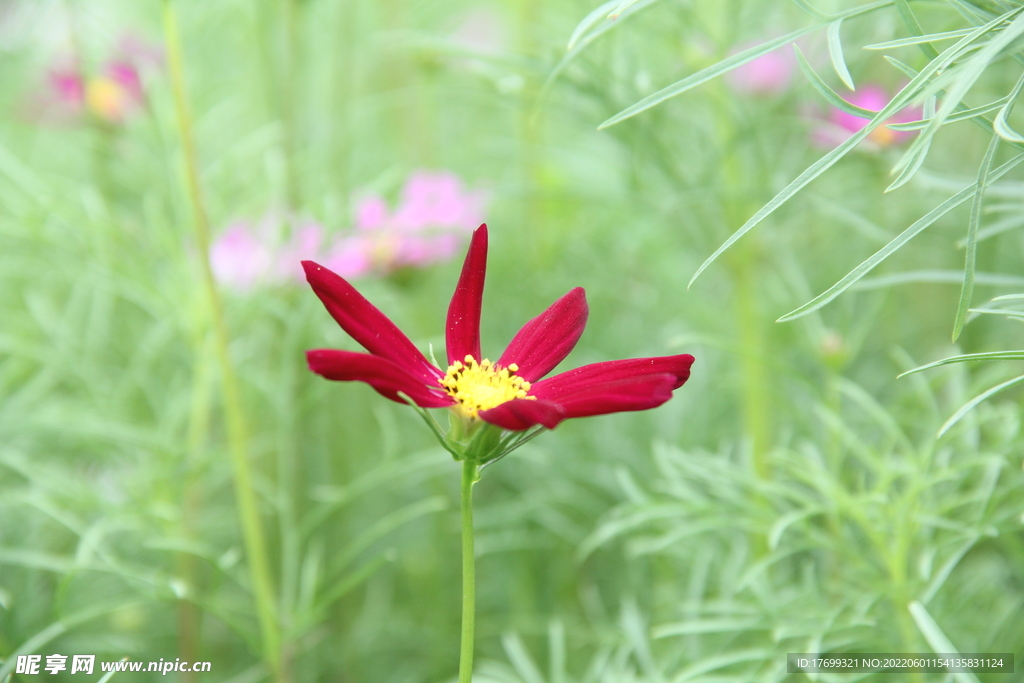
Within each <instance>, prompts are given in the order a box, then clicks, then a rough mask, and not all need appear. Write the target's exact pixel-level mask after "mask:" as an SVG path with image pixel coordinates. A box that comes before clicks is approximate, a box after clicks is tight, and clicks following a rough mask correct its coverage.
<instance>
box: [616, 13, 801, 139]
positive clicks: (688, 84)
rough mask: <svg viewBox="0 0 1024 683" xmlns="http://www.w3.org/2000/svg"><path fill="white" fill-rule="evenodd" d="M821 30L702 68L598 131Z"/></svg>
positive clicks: (791, 36) (776, 41)
mask: <svg viewBox="0 0 1024 683" xmlns="http://www.w3.org/2000/svg"><path fill="white" fill-rule="evenodd" d="M818 28H819V27H818V26H809V27H807V28H802V29H799V30H797V31H793V32H792V33H787V34H786V35H784V36H782V37H780V38H776V39H774V40H769V41H768V42H766V43H761V44H760V45H755V46H754V47H751V48H747V49H746V50H743V51H742V52H737V53H736V54H734V55H732V56H730V57H727V58H725V59H723V60H722V61H720V62H717V63H715V64H713V65H711V66H709V67H707V68H706V69H701V70H700V71H698V72H697V73H695V74H692V75H690V76H687V77H686V78H684V79H682V80H681V81H676V82H675V83H673V84H672V85H670V86H668V87H665V88H662V89H661V90H659V91H658V92H656V93H653V94H651V95H648V96H647V97H645V98H643V99H642V100H640V101H639V102H637V103H636V104H634V105H632V106H629V107H626V108H625V109H623V110H622V111H620V112H619V113H618V114H616V115H615V116H613V117H611V118H610V119H608V120H606V121H605V122H604V123H602V124H601V125H599V126H598V127H597V129H598V130H604V129H605V128H609V127H611V126H614V125H615V124H616V123H621V122H622V121H625V120H626V119H629V118H632V117H634V116H636V115H637V114H639V113H641V112H644V111H647V110H648V109H650V108H651V107H655V106H657V105H659V104H661V103H662V102H664V101H665V100H668V99H671V98H673V97H675V96H677V95H681V94H683V93H684V92H686V91H687V90H690V89H692V88H696V87H697V86H698V85H701V84H703V83H707V82H708V81H710V80H711V79H713V78H716V77H718V76H721V75H722V74H724V73H726V72H727V71H731V70H732V69H735V68H736V67H738V66H742V65H743V64H746V63H747V62H749V61H752V60H754V59H757V58H758V57H760V56H762V55H766V54H768V53H769V52H771V51H772V50H775V49H776V48H778V47H781V46H783V45H785V44H786V43H790V42H792V41H794V40H796V39H797V38H799V37H800V36H802V35H805V34H807V33H810V32H811V31H814V30H816V29H818Z"/></svg>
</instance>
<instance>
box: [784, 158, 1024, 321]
mask: <svg viewBox="0 0 1024 683" xmlns="http://www.w3.org/2000/svg"><path fill="white" fill-rule="evenodd" d="M1021 161H1024V154H1018V155H1017V156H1015V157H1014V158H1013V159H1010V160H1009V161H1007V162H1006V163H1005V164H1003V165H1002V166H1000V167H999V168H998V169H996V170H995V171H993V172H992V175H991V178H990V180H989V184H991V183H993V182H995V181H996V180H998V179H999V178H1001V177H1002V176H1003V175H1004V174H1006V173H1007V172H1008V171H1009V170H1011V169H1012V168H1013V167H1014V166H1016V165H1017V164H1019V163H1020V162H1021ZM975 186H976V183H975V184H974V185H971V186H970V187H967V188H964V189H963V190H961V191H960V192H958V193H957V194H955V195H953V196H952V197H950V198H949V199H947V200H946V201H944V202H942V204H939V205H938V206H937V207H935V208H934V209H932V210H931V211H929V212H928V213H927V214H926V215H924V216H923V217H922V218H919V219H918V220H917V221H916V222H914V224H913V225H911V226H910V227H909V228H907V229H906V230H904V231H903V232H901V233H900V234H899V235H897V236H896V237H894V238H893V239H892V241H890V242H889V243H888V244H886V245H885V246H884V247H882V248H881V249H879V250H878V251H876V252H875V253H874V254H872V255H871V256H870V257H869V258H868V259H866V260H865V261H864V262H862V263H861V264H860V265H859V266H857V267H856V268H854V269H853V270H851V271H850V272H849V273H847V274H846V276H845V277H844V278H843V279H841V280H840V281H839V282H837V283H836V284H834V285H832V286H831V287H829V288H828V289H827V290H826V291H824V292H822V293H821V294H819V295H818V296H816V297H814V298H813V299H811V300H810V301H808V302H807V303H805V304H804V305H803V306H800V307H799V308H797V309H794V310H792V311H790V312H789V313H787V314H786V315H784V316H782V317H781V318H779V319H778V320H777V321H776V322H780V323H781V322H788V321H790V320H795V319H797V318H800V317H802V316H805V315H807V314H808V313H811V312H813V311H816V310H818V309H819V308H821V307H822V306H824V305H825V304H827V303H828V302H830V301H832V300H833V299H835V298H836V297H837V296H839V295H840V294H842V293H843V292H845V291H846V290H847V289H849V287H850V286H851V285H852V284H853V283H855V282H857V280H859V279H861V278H862V277H864V275H866V274H867V273H869V272H870V271H871V270H872V269H874V268H875V266H877V265H878V264H879V263H881V262H882V261H884V260H885V259H887V258H888V257H889V256H891V255H892V254H893V253H894V252H895V251H896V250H897V249H899V248H900V247H902V246H903V245H904V244H906V243H907V242H909V241H910V240H911V239H912V238H913V237H915V236H916V235H917V234H918V233H920V232H921V231H922V230H924V229H925V228H927V227H928V226H930V225H931V224H932V223H934V222H935V221H937V220H939V219H940V218H942V217H943V216H945V215H946V214H947V213H949V212H950V211H952V210H953V209H954V208H956V207H957V206H959V205H961V204H963V203H964V202H965V201H967V200H968V199H969V198H970V197H972V196H973V195H974V188H975Z"/></svg>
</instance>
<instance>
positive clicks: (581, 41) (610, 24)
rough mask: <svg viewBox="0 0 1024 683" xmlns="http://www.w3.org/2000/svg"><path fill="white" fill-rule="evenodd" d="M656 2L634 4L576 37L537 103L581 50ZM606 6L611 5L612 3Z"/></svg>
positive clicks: (544, 96)
mask: <svg viewBox="0 0 1024 683" xmlns="http://www.w3.org/2000/svg"><path fill="white" fill-rule="evenodd" d="M657 2H661V0H640V2H638V3H636V4H635V5H633V6H632V7H630V8H629V9H628V10H626V11H625V12H623V13H622V14H621V15H620V16H619V18H618V19H616V20H615V21H606V22H605V23H603V24H602V25H601V26H599V27H598V28H596V29H594V30H593V31H591V32H590V33H587V34H586V35H582V36H579V37H577V38H576V42H575V43H574V44H573V47H572V49H570V50H569V52H567V53H566V55H565V56H564V57H562V59H561V60H560V61H559V62H558V64H556V65H555V68H554V69H552V70H551V73H550V74H548V77H547V78H546V79H545V80H544V85H542V86H541V88H540V93H539V94H538V96H537V100H538V103H540V102H542V101H543V100H544V99H545V98H546V97H547V93H548V91H549V90H551V86H552V85H554V83H555V81H556V80H558V77H559V76H560V75H561V74H562V72H563V71H565V69H566V67H568V66H569V65H570V64H572V63H573V62H574V61H575V60H576V58H577V57H579V56H580V54H581V53H582V52H583V50H585V49H586V48H587V46H588V45H590V44H591V43H593V42H594V41H595V40H597V39H598V38H600V37H601V36H603V35H604V34H605V33H608V32H609V31H611V30H612V29H613V28H615V27H617V26H622V24H623V23H625V21H626V19H627V18H628V17H632V16H634V15H635V14H637V13H638V12H640V11H641V10H643V9H646V8H647V7H649V6H651V5H653V4H655V3H657ZM607 4H609V5H611V4H612V3H607ZM603 7H604V5H602V11H603ZM587 16H590V15H587ZM584 21H586V19H584Z"/></svg>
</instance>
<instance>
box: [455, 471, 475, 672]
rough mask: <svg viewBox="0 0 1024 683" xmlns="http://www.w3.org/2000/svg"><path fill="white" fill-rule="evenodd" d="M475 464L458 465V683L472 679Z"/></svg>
mask: <svg viewBox="0 0 1024 683" xmlns="http://www.w3.org/2000/svg"><path fill="white" fill-rule="evenodd" d="M476 479H477V466H476V462H474V461H473V460H470V459H466V460H464V461H463V462H462V647H461V651H460V654H459V683H472V680H473V631H474V628H475V626H476V567H475V559H476V558H475V556H474V554H473V553H474V550H473V484H474V483H475V482H476Z"/></svg>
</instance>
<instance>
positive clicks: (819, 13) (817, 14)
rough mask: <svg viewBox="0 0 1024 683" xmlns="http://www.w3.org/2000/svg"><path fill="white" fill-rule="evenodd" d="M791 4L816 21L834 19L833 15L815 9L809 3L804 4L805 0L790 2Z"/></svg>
mask: <svg viewBox="0 0 1024 683" xmlns="http://www.w3.org/2000/svg"><path fill="white" fill-rule="evenodd" d="M792 2H793V4H794V5H796V6H797V7H799V8H800V9H802V10H803V11H805V12H807V13H808V14H810V15H811V16H812V17H814V18H815V19H817V20H818V21H822V22H826V21H832V20H833V19H835V17H834V16H833V15H831V14H828V13H827V12H822V11H821V10H820V9H818V8H817V7H812V6H811V5H810V3H808V2H806V0H792Z"/></svg>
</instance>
